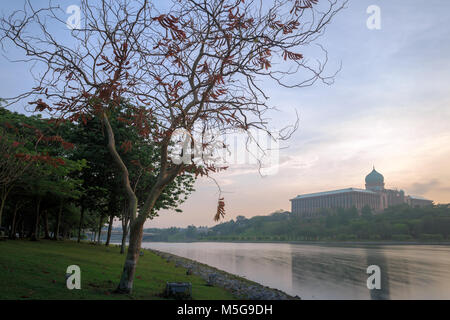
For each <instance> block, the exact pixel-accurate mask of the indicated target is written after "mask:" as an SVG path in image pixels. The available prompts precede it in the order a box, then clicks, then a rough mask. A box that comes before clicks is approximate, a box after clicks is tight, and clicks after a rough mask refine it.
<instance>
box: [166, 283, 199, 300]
mask: <svg viewBox="0 0 450 320" xmlns="http://www.w3.org/2000/svg"><path fill="white" fill-rule="evenodd" d="M164 295H165V297H166V298H174V299H177V300H186V299H192V284H191V283H190V282H166V290H165V291H164Z"/></svg>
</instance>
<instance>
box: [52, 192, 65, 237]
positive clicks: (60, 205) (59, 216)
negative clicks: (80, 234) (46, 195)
mask: <svg viewBox="0 0 450 320" xmlns="http://www.w3.org/2000/svg"><path fill="white" fill-rule="evenodd" d="M62 208H63V202H62V200H61V202H60V204H59V211H58V216H57V218H56V226H55V234H54V236H53V240H58V237H59V226H60V224H61V214H62Z"/></svg>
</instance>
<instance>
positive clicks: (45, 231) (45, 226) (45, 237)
mask: <svg viewBox="0 0 450 320" xmlns="http://www.w3.org/2000/svg"><path fill="white" fill-rule="evenodd" d="M44 239H50V233H49V230H48V211H47V210H44Z"/></svg>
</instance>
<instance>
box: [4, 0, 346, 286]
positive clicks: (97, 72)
mask: <svg viewBox="0 0 450 320" xmlns="http://www.w3.org/2000/svg"><path fill="white" fill-rule="evenodd" d="M81 2H82V5H81V16H82V18H83V19H82V25H81V26H80V28H78V29H74V30H72V31H71V38H70V41H68V40H67V39H66V38H65V37H62V36H61V35H60V34H58V33H57V32H56V31H55V30H56V29H55V28H56V27H55V26H56V23H58V22H59V23H61V24H65V19H64V17H63V16H62V14H63V13H64V11H63V10H61V9H60V8H58V7H57V6H52V5H50V6H49V7H47V8H40V9H36V8H34V7H33V6H32V4H31V2H30V1H29V2H27V3H26V5H25V6H24V9H23V10H20V11H17V12H14V13H13V14H11V15H10V16H9V17H6V18H3V19H2V20H1V23H0V36H1V43H2V45H3V46H4V47H6V46H10V45H11V44H13V45H14V46H15V47H16V48H20V49H23V51H24V52H25V53H26V58H24V59H23V60H21V61H22V62H27V63H37V64H41V65H42V69H41V72H39V74H34V76H35V80H36V86H35V87H34V88H33V89H32V90H30V91H27V92H24V93H23V94H21V95H19V96H17V97H15V98H11V99H9V100H8V102H9V103H14V102H17V101H19V100H21V99H23V98H32V99H33V101H31V102H30V104H32V105H34V106H35V107H36V110H38V111H47V112H49V113H51V114H52V115H54V116H55V117H57V118H58V119H69V120H71V121H84V120H85V119H86V118H88V117H92V116H97V117H100V118H101V119H102V120H103V124H104V128H105V130H106V132H107V135H108V141H109V143H108V148H109V151H110V153H111V155H112V157H113V158H114V161H115V163H116V165H117V166H118V167H119V168H120V170H121V172H122V178H123V181H122V183H123V186H124V189H125V190H126V196H127V200H128V204H127V207H128V208H129V215H128V216H129V218H130V241H129V248H128V252H127V256H126V260H125V265H124V268H123V273H122V277H121V280H120V284H119V286H118V289H117V291H118V292H126V293H129V292H131V291H132V286H133V279H134V273H135V268H136V263H137V261H138V257H139V250H140V246H141V241H142V232H143V225H144V222H145V221H146V219H147V218H148V217H149V216H150V215H152V214H153V208H154V205H155V203H156V201H157V199H158V197H159V196H160V195H161V193H162V191H163V190H164V188H166V186H167V185H168V184H170V183H171V182H172V181H173V180H174V179H175V178H176V177H177V176H178V175H180V174H183V173H184V172H194V173H195V174H196V175H209V174H210V173H211V172H216V171H218V170H220V169H224V168H223V167H221V166H218V165H216V163H214V162H208V161H196V160H198V159H194V156H192V157H191V158H190V160H191V161H188V162H186V161H183V162H182V163H180V162H178V161H171V159H170V155H169V151H170V147H171V143H173V141H171V138H172V134H173V133H174V132H176V131H177V130H178V129H183V130H184V132H187V134H188V135H189V136H190V137H194V136H198V135H200V137H201V140H202V141H201V146H202V148H203V149H206V148H208V146H209V145H210V144H212V143H213V141H212V139H207V138H206V137H207V135H206V134H205V133H206V132H208V131H211V130H212V131H214V132H216V133H225V132H227V131H229V130H242V131H244V132H248V131H249V130H250V129H252V128H256V129H259V130H263V131H267V132H268V133H270V130H269V120H270V119H268V118H267V112H268V111H269V110H270V109H272V108H273V107H274V106H271V105H269V103H268V95H267V94H266V92H264V88H263V86H262V82H263V81H273V82H274V83H275V84H277V85H279V86H282V87H286V88H301V87H305V86H310V85H312V84H314V83H315V82H316V81H318V80H319V81H323V82H325V83H330V82H331V81H332V80H333V76H334V75H331V76H326V75H324V70H325V64H326V62H327V52H326V51H325V50H324V49H323V55H322V56H321V58H317V57H314V58H317V59H314V60H313V62H310V59H307V58H305V57H304V56H303V54H302V50H303V49H304V48H306V47H307V46H310V45H312V44H314V43H315V42H316V40H317V38H318V37H319V36H320V35H321V34H323V32H324V31H325V27H326V26H327V25H328V24H329V22H330V21H331V19H332V18H333V17H334V16H335V15H336V13H337V12H338V11H339V10H341V9H342V8H343V7H344V5H345V1H338V0H321V1H319V0H275V1H272V2H266V1H257V0H253V1H252V0H246V1H243V0H184V1H177V0H172V1H171V2H170V3H169V4H166V5H164V9H161V8H158V7H156V6H155V5H154V3H153V2H151V3H150V2H149V1H147V0H141V1H129V0H116V1H113V0H103V1H99V2H98V3H99V4H92V2H89V3H88V1H86V0H83V1H81ZM124 100H125V101H129V102H130V104H129V107H128V108H129V115H130V117H129V118H128V119H121V120H123V121H128V123H130V124H133V125H134V126H135V127H136V128H138V130H139V132H140V134H141V135H143V136H146V137H148V138H149V139H152V140H153V141H154V142H156V143H157V144H158V145H159V147H160V159H159V163H158V164H157V165H156V166H155V168H154V170H156V172H158V178H157V181H156V183H155V184H154V185H152V186H151V187H149V189H148V192H147V194H146V197H145V201H144V204H143V205H142V206H140V208H139V212H138V211H137V207H138V201H137V198H136V194H135V192H134V190H133V188H132V187H131V185H130V179H129V174H128V168H127V167H126V165H125V164H124V162H123V161H122V158H121V155H120V152H119V151H120V150H119V151H118V148H117V146H116V142H115V135H114V132H113V130H112V127H111V125H110V118H109V117H110V116H111V114H112V113H111V112H110V110H111V109H113V108H115V106H117V105H118V104H119V103H120V102H121V101H124ZM132 106H137V107H132ZM295 128H296V124H294V125H293V126H288V127H286V128H285V130H282V132H283V133H284V134H283V135H282V136H281V137H280V138H281V139H287V138H288V137H289V136H290V134H291V133H292V130H294V129H295ZM191 139H192V138H191ZM190 143H193V141H190ZM180 155H183V154H180ZM184 156H185V154H184ZM203 160H204V159H203ZM224 213H225V211H224V202H223V198H221V197H220V196H219V201H218V208H217V213H216V215H215V219H217V220H218V219H220V217H221V216H223V215H224Z"/></svg>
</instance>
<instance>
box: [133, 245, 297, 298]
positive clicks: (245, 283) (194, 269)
mask: <svg viewBox="0 0 450 320" xmlns="http://www.w3.org/2000/svg"><path fill="white" fill-rule="evenodd" d="M142 250H147V251H150V252H152V253H154V254H156V255H157V256H159V257H161V258H163V259H165V260H166V261H167V262H173V263H175V267H182V268H185V269H186V273H187V274H195V275H197V276H200V277H202V278H203V279H204V280H205V281H206V282H207V283H208V284H207V285H210V286H217V287H221V288H224V289H225V290H228V291H229V292H231V294H232V295H233V296H235V297H236V298H237V299H241V300H301V298H300V297H298V296H295V297H293V296H291V295H289V294H287V293H285V292H283V291H281V290H279V289H275V288H270V287H267V286H264V285H262V284H260V283H257V282H254V281H251V280H248V279H245V278H242V277H240V276H238V275H234V274H231V273H228V272H226V271H223V270H220V269H217V268H215V267H211V266H209V265H206V264H204V263H201V262H198V261H195V260H191V259H188V258H184V257H180V256H177V255H175V254H172V253H167V252H163V251H159V250H155V249H149V248H142Z"/></svg>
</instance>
